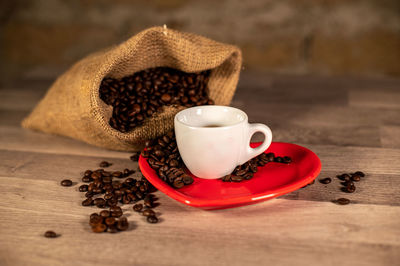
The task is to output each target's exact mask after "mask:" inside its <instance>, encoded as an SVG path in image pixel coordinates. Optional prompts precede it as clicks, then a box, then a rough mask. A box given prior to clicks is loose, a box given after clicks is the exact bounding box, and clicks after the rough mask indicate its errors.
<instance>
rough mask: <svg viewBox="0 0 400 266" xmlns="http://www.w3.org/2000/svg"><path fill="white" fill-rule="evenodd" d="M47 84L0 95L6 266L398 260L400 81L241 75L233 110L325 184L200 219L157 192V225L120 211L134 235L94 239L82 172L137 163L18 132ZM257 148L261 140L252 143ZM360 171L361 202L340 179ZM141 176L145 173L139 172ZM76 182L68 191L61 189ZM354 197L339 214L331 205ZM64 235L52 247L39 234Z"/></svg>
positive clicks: (2, 261) (21, 85) (0, 243)
mask: <svg viewBox="0 0 400 266" xmlns="http://www.w3.org/2000/svg"><path fill="white" fill-rule="evenodd" d="M50 84H51V81H49V80H42V81H41V80H37V81H32V82H27V81H18V82H16V83H15V84H14V85H12V86H8V87H7V88H2V89H0V210H1V213H2V215H0V223H1V226H0V236H1V237H0V265H12V266H14V265H240V266H242V265H267V264H273V265H307V266H308V265H368V266H369V265H374V266H375V265H397V264H398V263H399V261H400V222H399V221H400V186H399V185H398V184H399V182H400V164H399V163H398V162H400V142H399V138H398V135H399V134H400V120H399V118H400V101H399V99H400V90H399V89H398V88H400V80H396V79H387V78H346V77H335V78H327V77H311V76H306V77H304V76H297V77H293V76H292V77H288V76H284V75H281V76H279V75H275V76H270V75H269V76H267V75H263V74H257V73H254V72H253V73H252V72H247V73H246V71H245V72H244V73H243V75H242V77H241V80H240V84H239V88H238V91H237V93H236V95H235V98H234V101H233V105H234V106H237V107H239V108H241V109H243V110H245V111H246V112H247V113H248V115H249V117H250V120H251V121H253V122H261V123H266V124H268V125H269V126H270V127H271V128H272V130H273V132H274V140H275V141H286V142H294V143H297V144H300V145H302V146H305V147H307V148H309V149H311V150H312V151H314V152H315V153H316V154H317V155H318V156H319V157H320V159H321V162H322V171H321V174H320V176H319V178H323V177H328V176H329V177H331V178H332V179H333V181H332V183H331V184H328V185H323V184H320V183H319V182H318V181H317V182H316V183H315V184H314V185H312V186H308V187H306V188H303V189H300V190H297V191H294V192H292V193H289V194H286V195H283V196H281V197H280V198H278V199H274V200H270V201H266V202H263V203H259V204H256V205H251V206H246V207H240V208H234V209H228V210H219V211H202V210H199V209H196V208H192V207H188V206H186V205H184V204H181V203H178V202H176V201H175V200H173V199H171V198H169V197H168V196H166V195H164V194H163V193H161V192H157V193H156V194H157V196H158V197H159V198H160V202H161V206H159V207H158V208H157V212H158V214H159V215H160V216H159V217H160V220H161V222H160V223H159V224H157V225H154V224H148V223H147V222H145V220H144V218H143V217H142V216H139V215H138V214H137V213H133V211H132V210H131V205H129V206H123V209H124V210H125V215H126V216H128V219H129V221H130V229H129V230H128V231H127V232H123V233H119V234H116V235H111V234H100V235H99V234H94V233H92V232H90V230H89V226H88V224H87V222H88V215H89V214H90V213H92V212H94V211H98V209H96V208H94V207H82V206H81V201H82V199H83V195H82V193H79V192H78V182H79V181H80V177H81V175H82V172H83V171H84V170H86V169H97V168H99V166H98V163H99V162H100V161H101V160H109V161H111V162H112V163H114V165H113V166H111V168H110V169H123V168H132V169H136V167H137V163H133V162H132V161H130V160H129V156H130V153H124V152H115V151H107V150H103V149H100V148H97V147H93V146H90V145H87V144H84V143H81V142H79V141H76V140H72V139H69V138H65V137H60V136H51V135H46V134H42V133H39V132H33V131H29V130H24V129H22V128H20V127H19V124H20V121H21V119H22V118H23V117H24V116H25V115H26V114H28V113H29V111H30V109H31V108H32V107H33V106H35V104H36V103H37V102H38V100H39V99H40V98H41V96H42V95H43V94H44V93H45V89H46V88H47V87H48V86H49V85H50ZM255 139H256V140H257V139H260V136H255ZM357 170H362V171H364V172H365V173H366V174H367V176H366V177H365V178H364V180H362V181H361V182H359V183H357V184H356V186H357V190H356V192H355V193H352V194H347V193H343V192H341V191H340V184H339V180H337V179H336V178H335V176H336V175H337V174H341V173H344V172H354V171H357ZM135 176H136V177H139V176H140V173H136V174H135ZM65 178H70V179H72V180H73V181H74V185H73V186H72V187H62V186H60V185H59V182H60V181H61V180H62V179H65ZM339 197H347V198H349V199H351V202H352V203H351V204H349V205H346V206H340V205H337V204H334V203H332V202H331V201H332V200H334V199H337V198H339ZM46 230H54V231H56V232H58V233H60V234H61V236H60V237H59V238H56V239H46V238H44V237H43V233H44V232H45V231H46Z"/></svg>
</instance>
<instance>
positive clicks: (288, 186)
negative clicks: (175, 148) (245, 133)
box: [139, 142, 321, 210]
mask: <svg viewBox="0 0 400 266" xmlns="http://www.w3.org/2000/svg"><path fill="white" fill-rule="evenodd" d="M258 145H259V143H252V144H251V146H252V147H256V146H258ZM265 152H266V153H268V152H273V153H275V156H290V157H291V158H292V161H293V162H292V163H290V164H283V163H268V164H266V165H265V166H263V167H258V171H257V173H255V174H254V177H253V178H252V179H250V180H246V181H242V182H239V183H233V182H222V181H221V180H219V179H212V180H210V179H202V178H197V177H195V176H193V178H194V182H193V184H191V185H188V186H184V187H183V188H180V189H174V188H172V187H170V186H169V185H167V184H166V183H165V182H164V181H162V180H161V179H160V178H159V177H158V175H157V173H156V171H154V170H153V169H152V168H151V167H150V166H149V164H148V163H147V160H146V158H144V157H142V156H140V158H139V166H140V169H141V171H142V173H143V175H144V176H145V177H146V178H147V180H149V182H150V183H152V184H153V185H154V186H155V187H156V188H157V189H159V190H160V191H162V192H164V193H165V194H167V195H168V196H170V197H171V198H173V199H175V200H177V201H179V202H182V203H184V204H187V205H189V206H193V207H198V208H202V209H206V210H213V209H225V208H232V207H237V206H243V205H248V204H253V203H257V202H261V201H264V200H268V199H272V198H275V197H278V196H280V195H283V194H286V193H289V192H292V191H295V190H297V189H299V188H301V187H303V186H305V185H307V184H309V183H310V182H312V181H313V180H314V179H315V178H316V177H317V176H318V174H319V173H320V171H321V162H320V160H319V158H318V156H317V155H316V154H315V153H313V152H312V151H310V150H309V149H306V148H304V147H301V146H299V145H296V144H290V143H282V142H273V143H272V144H271V146H270V147H269V148H268V150H266V151H265Z"/></svg>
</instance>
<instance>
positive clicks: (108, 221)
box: [104, 217, 116, 226]
mask: <svg viewBox="0 0 400 266" xmlns="http://www.w3.org/2000/svg"><path fill="white" fill-rule="evenodd" d="M104 222H105V224H106V225H108V226H110V225H113V224H115V222H116V220H115V218H114V217H107V218H106V219H105V220H104Z"/></svg>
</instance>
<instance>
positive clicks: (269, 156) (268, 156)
mask: <svg viewBox="0 0 400 266" xmlns="http://www.w3.org/2000/svg"><path fill="white" fill-rule="evenodd" d="M267 159H268V161H269V162H273V161H274V159H275V154H273V153H272V152H270V153H267Z"/></svg>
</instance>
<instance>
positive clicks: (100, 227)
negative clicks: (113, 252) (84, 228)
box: [92, 224, 107, 233]
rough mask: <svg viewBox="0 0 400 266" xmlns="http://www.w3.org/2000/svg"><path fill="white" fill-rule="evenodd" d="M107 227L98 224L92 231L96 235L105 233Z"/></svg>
mask: <svg viewBox="0 0 400 266" xmlns="http://www.w3.org/2000/svg"><path fill="white" fill-rule="evenodd" d="M106 229H107V226H106V225H105V224H96V225H95V226H93V227H92V231H93V232H95V233H103V232H104V231H106Z"/></svg>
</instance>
